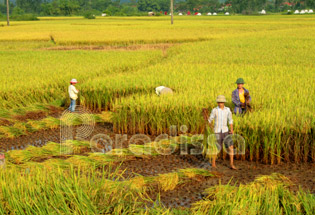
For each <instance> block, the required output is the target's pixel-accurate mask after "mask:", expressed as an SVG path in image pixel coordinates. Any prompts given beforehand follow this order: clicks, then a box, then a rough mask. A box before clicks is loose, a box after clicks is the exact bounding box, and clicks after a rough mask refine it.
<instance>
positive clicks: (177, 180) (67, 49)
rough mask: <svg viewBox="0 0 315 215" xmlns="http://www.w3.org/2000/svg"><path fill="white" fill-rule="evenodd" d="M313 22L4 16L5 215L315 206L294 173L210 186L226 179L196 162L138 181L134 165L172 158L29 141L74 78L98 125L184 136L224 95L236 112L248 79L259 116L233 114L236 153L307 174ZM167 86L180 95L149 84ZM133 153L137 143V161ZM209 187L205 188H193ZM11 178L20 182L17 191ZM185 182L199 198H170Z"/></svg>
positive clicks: (54, 118) (53, 117)
mask: <svg viewBox="0 0 315 215" xmlns="http://www.w3.org/2000/svg"><path fill="white" fill-rule="evenodd" d="M314 21H315V16H314V15H304V16H295V15H292V16H281V15H268V16H229V17H225V16H217V17H176V18H175V24H174V25H173V26H171V25H170V20H169V18H168V17H128V18H125V17H106V18H101V17H97V18H96V19H95V20H86V19H83V18H81V17H42V18H40V20H39V21H34V22H12V23H11V24H12V26H11V27H6V26H4V25H5V23H4V22H3V23H1V22H0V83H1V85H0V92H1V93H0V148H1V150H3V151H7V152H6V162H7V163H6V168H5V169H4V170H1V171H0V183H1V184H2V186H1V187H2V190H1V194H0V197H1V198H0V211H1V214H50V213H58V214H72V213H74V214H96V213H98V214H134V213H137V214H191V213H195V214H212V213H219V214H221V213H222V214H237V213H249V214H262V213H263V214H312V212H313V211H314V201H315V200H314V194H311V193H309V191H310V192H314V190H313V188H311V189H309V190H307V189H304V188H303V189H302V188H301V189H296V190H294V191H293V190H292V189H291V185H290V184H292V183H293V182H292V180H291V178H290V176H287V175H286V176H283V175H280V174H274V175H267V176H262V177H260V178H259V177H258V174H257V175H255V176H257V177H255V178H256V180H254V178H253V179H252V180H251V181H250V182H249V181H246V183H245V184H243V185H240V184H229V183H225V184H222V185H220V184H219V183H217V182H216V183H214V182H212V181H211V180H214V178H216V179H218V180H221V178H223V176H220V174H217V173H216V172H213V171H210V170H209V171H208V170H205V169H203V168H199V167H198V166H196V165H195V164H194V165H190V164H188V163H189V162H188V163H187V165H186V167H187V168H177V167H176V168H175V169H171V166H172V165H171V164H168V163H167V164H165V166H170V167H168V168H166V170H165V171H164V170H158V171H157V172H158V173H159V174H153V173H146V172H141V171H140V173H139V175H137V176H135V175H131V172H132V169H133V168H134V167H135V166H136V164H137V165H138V162H139V159H140V160H141V162H142V161H143V163H146V164H148V165H149V163H150V162H148V163H147V161H151V159H152V162H162V160H163V159H165V158H160V157H157V153H153V154H151V155H148V154H146V153H145V150H146V147H148V145H144V148H142V147H143V146H138V145H129V146H126V147H124V148H123V149H113V150H112V152H111V153H109V154H107V153H105V154H104V153H100V154H98V153H92V152H91V151H90V150H91V149H90V148H89V146H88V143H87V142H74V143H73V144H72V145H71V146H73V145H76V144H77V145H78V146H77V148H76V149H80V148H82V147H83V149H82V150H81V151H80V150H79V151H78V153H77V154H74V155H71V156H60V155H59V154H60V150H59V148H58V147H59V144H57V143H58V142H57V143H49V144H47V145H45V146H42V145H41V147H38V146H39V145H34V144H28V138H29V139H30V140H33V139H32V136H36V137H45V138H46V137H47V134H49V135H48V139H49V137H50V135H58V129H59V125H60V119H59V117H58V116H60V113H62V111H63V110H65V109H66V108H67V107H68V105H69V101H68V100H69V99H68V93H67V89H68V82H69V81H70V80H71V79H72V78H76V79H77V80H78V81H79V83H78V85H77V88H78V89H79V90H80V94H79V99H78V103H79V104H80V105H82V106H84V107H85V108H87V109H89V110H90V111H91V112H93V116H92V117H93V118H94V119H95V120H96V122H97V123H98V126H99V129H100V130H102V131H104V130H106V129H107V128H108V127H110V129H109V130H110V132H111V134H121V135H123V134H129V135H131V134H137V133H142V134H147V135H150V136H151V137H156V136H158V135H160V134H162V133H170V127H171V126H176V128H177V134H178V135H180V134H183V135H187V136H192V135H195V134H197V135H198V134H203V133H204V132H207V131H208V130H206V129H205V128H206V127H205V122H204V120H203V117H202V114H201V111H202V109H203V108H208V109H209V110H211V109H212V108H214V107H215V106H216V103H215V98H216V96H217V95H220V94H221V95H225V96H226V98H227V100H228V102H227V104H226V105H227V106H228V107H230V108H231V109H233V104H232V101H231V93H232V91H233V90H234V89H235V88H236V84H235V81H236V79H237V78H239V77H243V78H244V79H245V82H246V85H245V87H246V88H247V89H249V91H250V94H251V97H252V106H253V111H252V112H250V113H249V114H246V115H245V116H243V117H238V116H235V115H233V120H234V131H235V133H236V134H239V135H241V136H242V137H243V138H244V139H245V143H246V145H245V154H244V155H240V156H237V157H236V159H237V161H239V162H249V163H256V164H257V163H259V164H261V163H262V164H264V165H268V166H269V165H270V167H272V166H281V165H288V166H289V165H291V164H292V165H310V167H311V168H310V169H312V168H314V161H315V141H314V140H315V135H314V129H315V112H314V110H315V102H314V98H315V91H314V88H315V63H314V62H315V61H314V59H315V52H314V47H315V40H314V35H315V34H314V33H315V22H314ZM2 25H3V27H1V26H2ZM161 85H163V86H167V87H170V88H172V89H173V90H174V92H175V93H174V95H172V96H165V97H158V96H157V95H156V94H155V91H154V88H155V87H157V86H161ZM76 123H77V124H76V126H78V125H80V123H82V122H76ZM182 125H185V126H187V131H185V132H184V133H183V132H182V131H181V129H180V128H181V126H182ZM102 126H103V127H102ZM104 126H105V129H104ZM106 126H107V127H106ZM106 131H107V130H106ZM45 132H46V133H45ZM49 132H50V133H49ZM95 132H96V131H95ZM211 132H212V131H210V134H211ZM55 139H58V138H55ZM55 139H54V140H55ZM19 141H21V142H22V143H21V144H20V142H19ZM153 143H154V142H153ZM14 144H17V145H19V144H20V145H21V146H23V147H20V145H19V147H13V148H12V146H14ZM172 144H173V145H172V146H173V147H175V149H177V147H178V146H177V144H175V143H172ZM27 145H30V146H28V147H26V146H27ZM150 146H151V145H150ZM45 147H46V148H45ZM84 147H85V148H84ZM25 148H26V149H25ZM12 149H24V150H12ZM58 150H59V151H58ZM128 150H131V151H132V152H135V151H137V152H138V150H140V154H141V156H140V158H139V157H137V156H136V158H135V157H134V155H132V153H130V151H128ZM113 152H114V153H113ZM115 152H119V153H123V156H116V155H115ZM150 152H151V153H152V151H150ZM174 156H175V155H174ZM174 156H173V157H172V156H171V157H170V159H175V160H174V162H178V161H179V160H176V159H177V158H176V156H175V157H174ZM156 157H157V158H158V159H157V158H156ZM220 157H221V159H222V160H223V162H224V160H225V159H227V156H226V155H225V154H224V153H223V154H222V155H221V156H220ZM146 159H148V160H146ZM154 159H156V160H154ZM189 159H194V158H192V157H189ZM198 159H199V158H198ZM180 161H181V162H182V160H180ZM141 162H140V163H141ZM194 162H195V161H194ZM170 163H172V162H170ZM250 165H251V164H250ZM143 166H144V165H143ZM157 166H158V165H156V166H154V167H152V169H154V168H155V167H156V168H157ZM144 167H145V166H144ZM47 170H49V171H47ZM249 171H250V170H249ZM135 172H137V171H136V170H135ZM129 173H130V174H129ZM310 173H311V174H313V172H312V171H311V172H310ZM51 175H54V177H51ZM43 181H45V183H43ZM205 181H206V182H207V183H209V186H208V187H206V188H207V189H204V188H205V187H198V186H199V184H200V183H203V182H205ZM166 182H169V183H166ZM16 183H19V185H20V186H19V188H12V187H14V184H16ZM307 183H308V184H314V181H310V182H307ZM48 185H49V186H48ZM185 185H186V186H187V187H188V188H189V189H191V190H190V191H191V194H189V196H190V197H189V198H188V199H181V198H180V200H176V198H179V197H176V198H175V197H174V198H173V196H174V195H175V194H176V195H179V193H181V192H183V191H182V190H184V188H185ZM210 185H213V186H210ZM30 187H31V189H29V188H30ZM195 188H196V189H199V190H200V191H198V192H197V191H196V192H194V189H195ZM252 190H255V192H253V191H252ZM190 191H189V192H190ZM196 193H198V195H199V194H200V193H202V194H200V195H202V197H200V198H199V196H194V194H196ZM254 193H255V195H254ZM21 194H22V195H21ZM183 195H185V194H183ZM187 195H188V194H187ZM113 196H115V197H114V198H113ZM192 196H193V197H192ZM267 196H270V198H266V197H267ZM159 198H160V199H159ZM172 198H173V199H174V201H173V200H170V199H172ZM192 198H194V199H192ZM57 199H59V200H58V201H57ZM159 200H160V201H159ZM186 201H187V205H186V203H185V202H186ZM81 202H84V204H81ZM188 202H189V204H188ZM227 203H228V205H227ZM248 205H250V207H248Z"/></svg>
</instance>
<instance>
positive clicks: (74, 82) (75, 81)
mask: <svg viewBox="0 0 315 215" xmlns="http://www.w3.org/2000/svg"><path fill="white" fill-rule="evenodd" d="M70 83H71V84H76V83H78V81H77V79H74V78H73V79H72V80H71V81H70Z"/></svg>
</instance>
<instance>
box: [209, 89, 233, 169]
mask: <svg viewBox="0 0 315 215" xmlns="http://www.w3.org/2000/svg"><path fill="white" fill-rule="evenodd" d="M216 102H217V103H218V106H217V107H216V108H213V109H212V111H211V114H210V117H209V119H208V122H209V123H210V127H212V121H214V126H213V128H214V133H215V136H216V139H217V142H218V144H219V145H220V146H221V148H222V147H223V143H224V145H225V147H226V148H227V149H228V150H229V155H230V164H231V168H232V169H236V168H235V166H234V159H233V156H234V155H233V152H234V147H233V141H227V139H226V137H227V136H228V135H229V134H233V133H234V130H233V118H232V112H231V110H230V108H228V107H225V103H226V99H225V96H222V95H220V96H218V97H217V99H216ZM228 124H229V125H230V132H229V128H228ZM208 144H209V143H208ZM215 160H216V156H215V157H213V158H212V167H213V168H217V167H216V164H215Z"/></svg>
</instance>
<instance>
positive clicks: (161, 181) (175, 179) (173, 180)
mask: <svg viewBox="0 0 315 215" xmlns="http://www.w3.org/2000/svg"><path fill="white" fill-rule="evenodd" d="M155 181H156V182H157V183H158V185H159V188H160V189H161V190H163V191H168V190H174V189H175V188H176V186H177V184H178V183H179V176H178V173H177V172H172V173H167V174H161V175H159V176H158V177H157V178H155Z"/></svg>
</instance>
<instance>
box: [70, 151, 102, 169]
mask: <svg viewBox="0 0 315 215" xmlns="http://www.w3.org/2000/svg"><path fill="white" fill-rule="evenodd" d="M67 163H70V164H72V165H73V166H74V167H79V168H80V169H82V170H86V169H93V168H96V167H98V163H97V162H95V161H94V160H92V159H90V158H89V157H86V156H81V155H74V156H73V157H70V158H69V159H67Z"/></svg>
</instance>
